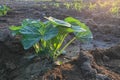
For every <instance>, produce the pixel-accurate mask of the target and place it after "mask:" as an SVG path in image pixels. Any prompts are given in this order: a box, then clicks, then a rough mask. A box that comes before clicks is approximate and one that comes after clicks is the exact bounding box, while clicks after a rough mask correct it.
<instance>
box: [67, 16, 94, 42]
mask: <svg viewBox="0 0 120 80" xmlns="http://www.w3.org/2000/svg"><path fill="white" fill-rule="evenodd" d="M65 21H66V22H69V23H70V24H72V29H74V30H75V32H74V34H75V36H76V37H77V38H78V39H80V40H81V41H83V42H85V41H90V40H91V39H92V38H93V35H92V32H91V31H90V29H89V27H87V26H86V25H85V24H84V23H82V22H80V21H79V20H77V19H75V18H72V17H67V18H65Z"/></svg>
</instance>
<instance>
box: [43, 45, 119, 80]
mask: <svg viewBox="0 0 120 80" xmlns="http://www.w3.org/2000/svg"><path fill="white" fill-rule="evenodd" d="M119 51H120V45H117V46H114V47H111V48H109V49H96V50H92V51H83V52H81V53H80V55H79V58H78V59H76V60H74V61H71V62H69V63H67V64H63V65H61V66H58V67H56V68H55V69H53V70H51V71H49V72H48V73H46V74H45V76H44V78H45V80H120V64H119V62H120V54H119ZM111 55H112V56H111Z"/></svg>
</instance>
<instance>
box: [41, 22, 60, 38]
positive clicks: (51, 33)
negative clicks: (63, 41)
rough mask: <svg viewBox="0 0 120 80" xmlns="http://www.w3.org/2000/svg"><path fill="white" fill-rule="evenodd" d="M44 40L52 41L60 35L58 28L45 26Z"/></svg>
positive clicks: (49, 25) (50, 25)
mask: <svg viewBox="0 0 120 80" xmlns="http://www.w3.org/2000/svg"><path fill="white" fill-rule="evenodd" d="M45 26H46V27H45V28H44V30H43V31H44V34H43V35H42V36H43V39H44V40H50V39H51V38H53V37H55V36H56V35H57V34H58V28H56V27H54V26H53V25H52V24H47V25H45Z"/></svg>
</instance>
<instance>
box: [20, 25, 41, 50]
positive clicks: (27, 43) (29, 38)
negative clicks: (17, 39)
mask: <svg viewBox="0 0 120 80" xmlns="http://www.w3.org/2000/svg"><path fill="white" fill-rule="evenodd" d="M20 33H21V34H22V35H23V38H22V44H23V46H24V49H29V48H30V47H32V46H33V45H34V44H35V43H37V42H39V40H40V39H41V37H42V36H41V34H40V33H39V28H38V27H29V26H26V27H23V28H22V29H21V30H20Z"/></svg>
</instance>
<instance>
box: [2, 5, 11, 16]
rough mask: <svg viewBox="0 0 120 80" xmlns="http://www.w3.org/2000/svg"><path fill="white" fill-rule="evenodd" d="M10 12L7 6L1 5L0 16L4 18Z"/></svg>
mask: <svg viewBox="0 0 120 80" xmlns="http://www.w3.org/2000/svg"><path fill="white" fill-rule="evenodd" d="M9 10H10V8H9V7H7V6H6V5H0V16H4V15H6V14H7V12H8V11H9Z"/></svg>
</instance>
